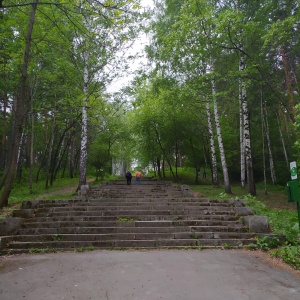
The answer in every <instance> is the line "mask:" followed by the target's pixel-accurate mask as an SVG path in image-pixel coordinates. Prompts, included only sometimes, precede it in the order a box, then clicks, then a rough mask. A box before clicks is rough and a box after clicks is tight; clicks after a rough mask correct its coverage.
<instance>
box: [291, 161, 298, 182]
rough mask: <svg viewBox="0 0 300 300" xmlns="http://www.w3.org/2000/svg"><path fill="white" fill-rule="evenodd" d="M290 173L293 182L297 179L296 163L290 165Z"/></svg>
mask: <svg viewBox="0 0 300 300" xmlns="http://www.w3.org/2000/svg"><path fill="white" fill-rule="evenodd" d="M290 171H291V178H292V180H295V179H297V165H296V162H295V161H292V162H291V163H290Z"/></svg>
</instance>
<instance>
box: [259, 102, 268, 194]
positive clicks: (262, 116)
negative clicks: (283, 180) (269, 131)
mask: <svg viewBox="0 0 300 300" xmlns="http://www.w3.org/2000/svg"><path fill="white" fill-rule="evenodd" d="M260 104H261V105H260V111H261V131H262V143H263V152H262V154H263V170H264V189H265V195H267V193H268V192H267V176H266V155H265V126H264V111H263V100H262V97H261V101H260Z"/></svg>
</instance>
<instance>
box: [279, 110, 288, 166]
mask: <svg viewBox="0 0 300 300" xmlns="http://www.w3.org/2000/svg"><path fill="white" fill-rule="evenodd" d="M276 119H277V124H278V129H279V135H280V139H281V143H282V148H283V153H284V157H285V162H286V166H287V168H288V169H289V167H290V164H289V159H288V156H287V152H286V147H285V142H284V138H283V134H282V130H281V126H280V121H279V117H278V114H276Z"/></svg>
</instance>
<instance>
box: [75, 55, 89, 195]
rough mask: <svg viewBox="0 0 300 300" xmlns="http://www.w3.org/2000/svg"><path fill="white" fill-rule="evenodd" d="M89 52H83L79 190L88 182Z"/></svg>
mask: <svg viewBox="0 0 300 300" xmlns="http://www.w3.org/2000/svg"><path fill="white" fill-rule="evenodd" d="M88 57H89V55H88V53H87V52H86V51H85V52H84V53H83V60H84V78H83V80H84V83H83V94H84V99H83V103H82V127H81V145H80V162H79V184H78V188H77V190H79V189H80V186H81V185H85V184H86V162H87V141H88V116H87V109H88V84H89V70H88Z"/></svg>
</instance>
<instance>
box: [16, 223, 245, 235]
mask: <svg viewBox="0 0 300 300" xmlns="http://www.w3.org/2000/svg"><path fill="white" fill-rule="evenodd" d="M209 231H211V232H248V231H249V230H248V228H247V227H245V226H243V225H240V224H235V225H234V226H181V227H179V226H176V227H174V226H169V227H113V226H112V227H54V228H53V227H51V228H39V227H37V228H24V229H19V231H18V234H19V235H32V234H39V235H42V234H48V235H50V234H100V233H101V234H103V233H172V232H209Z"/></svg>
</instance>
